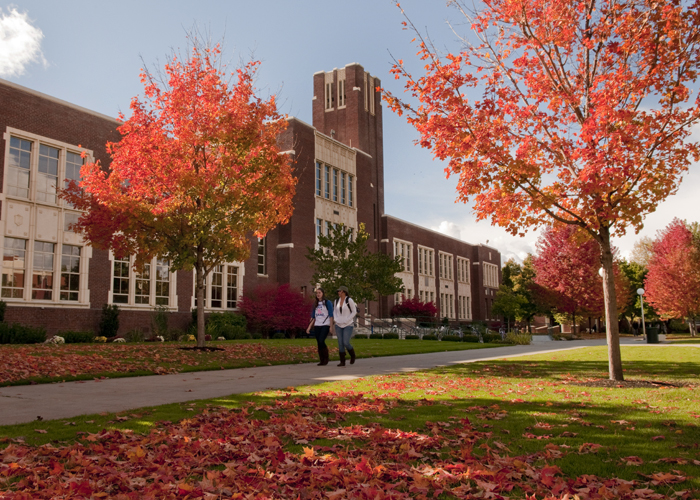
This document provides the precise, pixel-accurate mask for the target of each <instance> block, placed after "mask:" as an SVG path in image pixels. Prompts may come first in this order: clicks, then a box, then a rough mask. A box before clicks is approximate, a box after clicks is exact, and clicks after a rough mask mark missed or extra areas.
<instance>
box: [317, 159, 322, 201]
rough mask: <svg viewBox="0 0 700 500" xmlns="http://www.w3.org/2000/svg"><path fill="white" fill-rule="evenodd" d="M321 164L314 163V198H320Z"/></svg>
mask: <svg viewBox="0 0 700 500" xmlns="http://www.w3.org/2000/svg"><path fill="white" fill-rule="evenodd" d="M321 183H322V182H321V164H320V163H319V162H316V196H321Z"/></svg>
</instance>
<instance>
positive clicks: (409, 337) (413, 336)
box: [406, 335, 420, 340]
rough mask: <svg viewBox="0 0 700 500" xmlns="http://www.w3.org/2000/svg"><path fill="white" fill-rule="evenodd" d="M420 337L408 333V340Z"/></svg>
mask: <svg viewBox="0 0 700 500" xmlns="http://www.w3.org/2000/svg"><path fill="white" fill-rule="evenodd" d="M418 339H420V337H419V336H418V335H406V340H418Z"/></svg>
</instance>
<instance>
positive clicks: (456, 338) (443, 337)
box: [442, 335, 462, 342]
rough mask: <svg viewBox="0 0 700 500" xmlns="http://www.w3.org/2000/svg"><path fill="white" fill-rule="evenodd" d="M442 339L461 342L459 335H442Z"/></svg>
mask: <svg viewBox="0 0 700 500" xmlns="http://www.w3.org/2000/svg"><path fill="white" fill-rule="evenodd" d="M442 340H443V341H447V342H461V341H462V337H460V336H459V335H443V336H442Z"/></svg>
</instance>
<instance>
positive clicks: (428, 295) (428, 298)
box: [418, 290, 435, 303]
mask: <svg viewBox="0 0 700 500" xmlns="http://www.w3.org/2000/svg"><path fill="white" fill-rule="evenodd" d="M418 298H419V300H420V301H421V302H433V303H434V302H435V292H430V291H427V290H421V291H420V292H419V293H418Z"/></svg>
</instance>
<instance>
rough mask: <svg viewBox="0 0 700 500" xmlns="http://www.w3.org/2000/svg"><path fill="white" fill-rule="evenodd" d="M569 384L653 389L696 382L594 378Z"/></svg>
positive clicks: (676, 386) (689, 385) (689, 384)
mask: <svg viewBox="0 0 700 500" xmlns="http://www.w3.org/2000/svg"><path fill="white" fill-rule="evenodd" d="M569 385H578V386H582V387H613V388H615V387H617V388H622V389H653V388H657V389H659V388H662V387H673V388H678V387H693V386H695V385H696V384H692V383H690V382H673V383H671V382H661V381H658V380H622V381H620V380H610V379H595V380H585V381H582V382H569Z"/></svg>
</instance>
